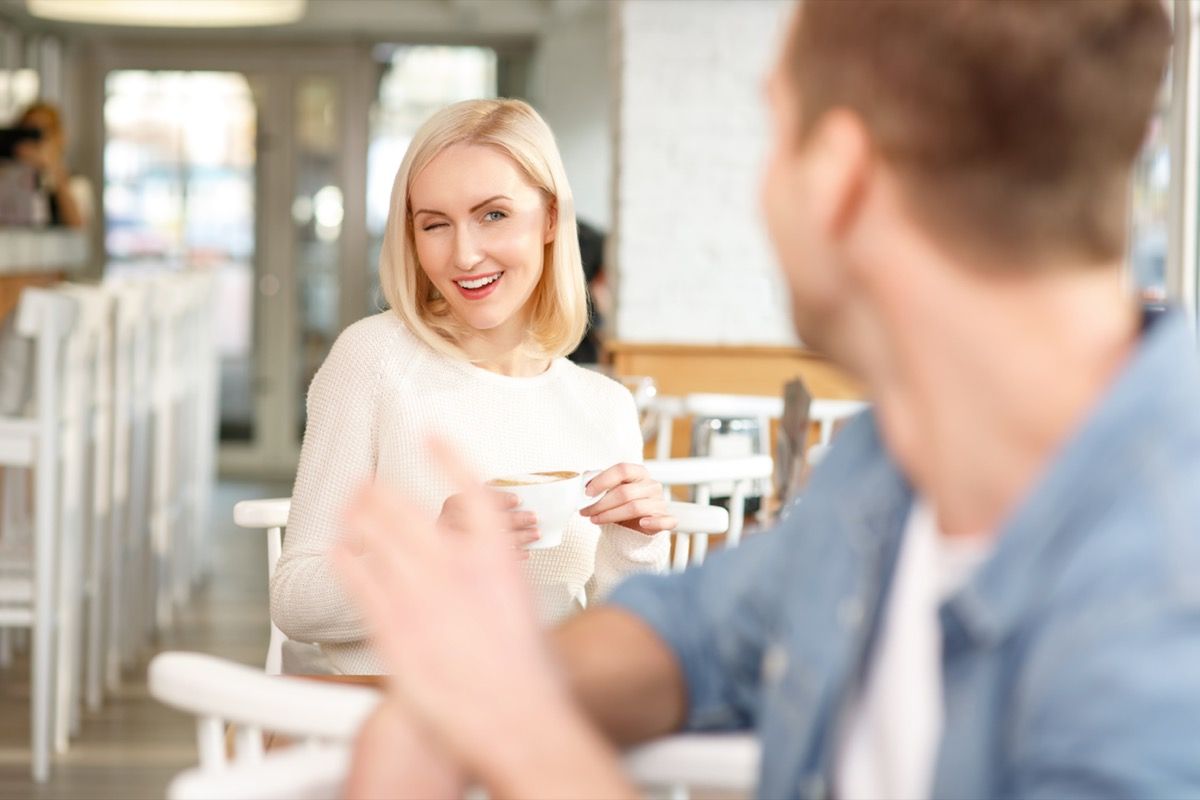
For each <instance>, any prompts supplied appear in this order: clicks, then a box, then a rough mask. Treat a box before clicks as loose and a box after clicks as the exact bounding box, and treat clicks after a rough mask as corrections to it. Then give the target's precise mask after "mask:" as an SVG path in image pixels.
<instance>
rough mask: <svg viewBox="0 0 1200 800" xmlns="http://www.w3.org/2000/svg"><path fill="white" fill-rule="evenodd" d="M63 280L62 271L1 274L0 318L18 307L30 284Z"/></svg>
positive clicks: (46, 283)
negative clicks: (22, 294) (24, 291)
mask: <svg viewBox="0 0 1200 800" xmlns="http://www.w3.org/2000/svg"><path fill="white" fill-rule="evenodd" d="M60 280H62V273H58V272H42V273H34V274H29V275H0V320H3V319H5V318H7V317H8V315H9V314H11V313H12V312H13V309H15V308H16V307H17V303H18V302H19V301H20V299H21V292H22V291H23V290H24V289H26V288H27V287H30V286H50V285H51V284H54V283H58V282H59V281H60Z"/></svg>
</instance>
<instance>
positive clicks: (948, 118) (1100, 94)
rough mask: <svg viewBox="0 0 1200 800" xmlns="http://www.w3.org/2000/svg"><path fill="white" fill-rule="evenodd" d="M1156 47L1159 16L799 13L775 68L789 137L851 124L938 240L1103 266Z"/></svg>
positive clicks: (1108, 1)
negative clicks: (794, 97)
mask: <svg viewBox="0 0 1200 800" xmlns="http://www.w3.org/2000/svg"><path fill="white" fill-rule="evenodd" d="M1170 43H1171V32H1170V23H1169V21H1168V19H1167V15H1166V12H1165V10H1164V8H1163V5H1162V0H805V2H804V3H803V4H802V6H801V10H800V18H799V21H798V24H797V26H796V28H795V30H794V35H793V37H792V41H791V43H790V45H789V51H788V54H787V63H788V66H789V72H790V74H791V80H792V82H793V85H794V86H795V88H796V90H797V91H798V92H799V96H800V103H801V115H802V120H803V122H802V125H803V126H804V131H802V133H807V131H809V130H811V128H812V126H813V125H814V123H815V122H816V121H817V120H818V119H819V118H820V117H821V116H822V114H823V113H824V112H826V111H829V110H831V109H834V108H847V109H850V110H852V111H853V112H855V113H856V114H857V115H858V116H859V117H860V118H861V119H862V120H863V121H864V123H865V125H866V127H867V128H868V130H869V131H870V134H871V136H872V139H873V140H874V142H875V145H876V147H877V148H878V150H879V152H880V154H881V156H882V157H883V158H884V159H885V160H886V161H887V163H888V164H889V165H891V166H892V167H893V168H895V169H896V170H897V171H898V173H899V174H900V176H901V179H902V183H903V186H904V189H905V191H906V192H907V193H908V200H909V203H910V206H911V207H912V211H913V213H914V214H915V215H916V217H917V218H918V219H919V220H920V221H921V222H922V223H923V224H926V225H928V226H929V227H930V229H931V231H933V232H935V233H936V234H937V235H940V236H943V237H950V238H952V239H955V240H956V241H958V242H965V243H967V244H969V245H972V246H980V245H982V246H984V247H985V248H986V249H987V250H988V251H989V252H991V253H993V254H997V255H1002V256H1003V257H1004V258H1006V259H1007V258H1013V257H1017V258H1023V257H1033V258H1041V257H1046V256H1064V255H1070V256H1074V257H1083V258H1086V259H1088V260H1105V261H1111V260H1113V259H1116V258H1120V257H1121V256H1122V255H1123V253H1124V249H1125V235H1126V230H1125V229H1126V224H1127V217H1128V213H1127V212H1128V202H1129V196H1128V190H1129V175H1130V169H1131V165H1132V162H1133V160H1134V158H1135V156H1136V155H1137V152H1138V149H1139V147H1140V146H1141V142H1142V139H1143V137H1144V134H1145V131H1146V127H1147V123H1148V122H1149V119H1150V115H1151V113H1152V112H1153V110H1154V105H1155V97H1156V94H1157V91H1158V88H1159V85H1160V83H1161V80H1162V75H1163V70H1164V67H1165V64H1166V59H1167V53H1168V51H1169V48H1170Z"/></svg>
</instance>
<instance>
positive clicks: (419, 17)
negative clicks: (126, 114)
mask: <svg viewBox="0 0 1200 800" xmlns="http://www.w3.org/2000/svg"><path fill="white" fill-rule="evenodd" d="M162 1H163V2H175V0H162ZM190 2H203V0H190ZM603 2H607V0H308V3H307V7H306V9H305V14H304V17H303V19H301V20H300V21H299V22H296V23H292V24H290V25H278V26H266V27H256V28H243V29H230V28H213V29H204V28H185V29H171V28H158V27H132V26H127V27H118V26H105V25H89V24H80V23H62V22H50V21H47V20H41V19H38V18H36V17H33V16H31V15H30V14H29V12H28V11H27V9H26V6H25V1H24V0H0V12H2V13H3V14H4V15H5V16H7V17H9V18H10V19H12V20H14V21H15V22H18V23H19V24H20V25H21V26H22V27H29V28H35V29H39V30H47V31H56V32H59V33H61V34H63V35H67V36H80V37H91V36H96V35H103V36H113V37H116V36H119V37H121V38H127V37H136V38H141V37H153V38H172V37H180V36H186V37H187V38H189V39H192V40H196V39H208V38H212V39H222V40H228V39H230V38H242V37H249V36H253V37H270V38H272V39H274V40H285V41H286V40H304V41H313V40H322V39H346V38H361V37H366V38H384V37H387V38H395V37H397V36H403V37H404V38H406V39H418V40H430V39H445V40H461V39H465V38H487V39H492V38H529V37H533V36H536V35H537V34H538V33H539V32H540V31H541V30H542V29H543V28H544V26H545V24H546V23H547V21H548V20H551V19H553V18H555V17H561V16H569V15H572V14H575V13H579V12H580V11H581V10H583V9H584V8H586V7H588V6H594V5H597V4H599V3H603Z"/></svg>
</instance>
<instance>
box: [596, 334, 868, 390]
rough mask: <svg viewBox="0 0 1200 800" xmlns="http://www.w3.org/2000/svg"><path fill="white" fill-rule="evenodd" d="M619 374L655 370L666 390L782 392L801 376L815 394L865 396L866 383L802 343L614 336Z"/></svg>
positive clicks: (610, 350) (613, 356)
mask: <svg viewBox="0 0 1200 800" xmlns="http://www.w3.org/2000/svg"><path fill="white" fill-rule="evenodd" d="M607 350H608V353H609V355H610V358H611V363H612V366H613V371H614V372H615V373H616V374H617V375H649V376H650V377H652V378H654V380H655V382H656V383H657V384H658V388H659V391H660V392H661V393H662V394H669V395H683V394H689V393H693V392H720V393H727V394H759V395H770V396H773V397H777V396H780V395H782V393H783V385H784V384H785V383H787V382H788V381H790V380H792V379H793V378H797V377H799V378H801V379H803V380H804V382H805V384H806V385H807V386H808V389H809V392H811V394H812V395H813V396H814V397H827V398H831V399H838V400H842V399H860V398H862V397H863V391H862V387H861V386H860V384H859V383H858V382H857V381H855V380H853V379H852V378H850V376H849V375H847V374H846V373H845V372H843V371H842V370H841V369H840V368H838V367H837V366H835V365H834V364H832V363H831V362H830V361H829V360H828V359H826V358H824V357H823V356H821V355H818V354H817V353H815V352H813V351H811V350H806V349H804V348H800V347H768V346H762V345H746V346H717V345H681V344H644V343H630V342H611V343H609V345H608V347H607Z"/></svg>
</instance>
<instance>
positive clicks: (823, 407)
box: [805, 398, 870, 467]
mask: <svg viewBox="0 0 1200 800" xmlns="http://www.w3.org/2000/svg"><path fill="white" fill-rule="evenodd" d="M869 407H870V404H869V403H866V402H864V401H862V400H830V399H827V398H815V399H814V400H813V401H812V403H811V404H809V407H808V419H809V421H810V422H813V423H816V424H817V426H818V427H819V434H818V436H817V441H816V442H814V443H813V444H812V445H811V446H810V447H809V448H808V452H807V453H806V454H805V459H806V460H807V461H808V464H809V466H810V467H815V466H816V465H817V464H819V463H820V461H821V459H822V458H824V457H825V454H826V453H827V452H828V451H829V445H830V442H831V441H832V440H833V434H834V431H835V430H837V426H838V425H840V424H842V423H843V422H845V421H846V420H848V419H850V417H853V416H854V415H856V414H860V413H862V412H863V411H866V410H867V409H868V408H869Z"/></svg>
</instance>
